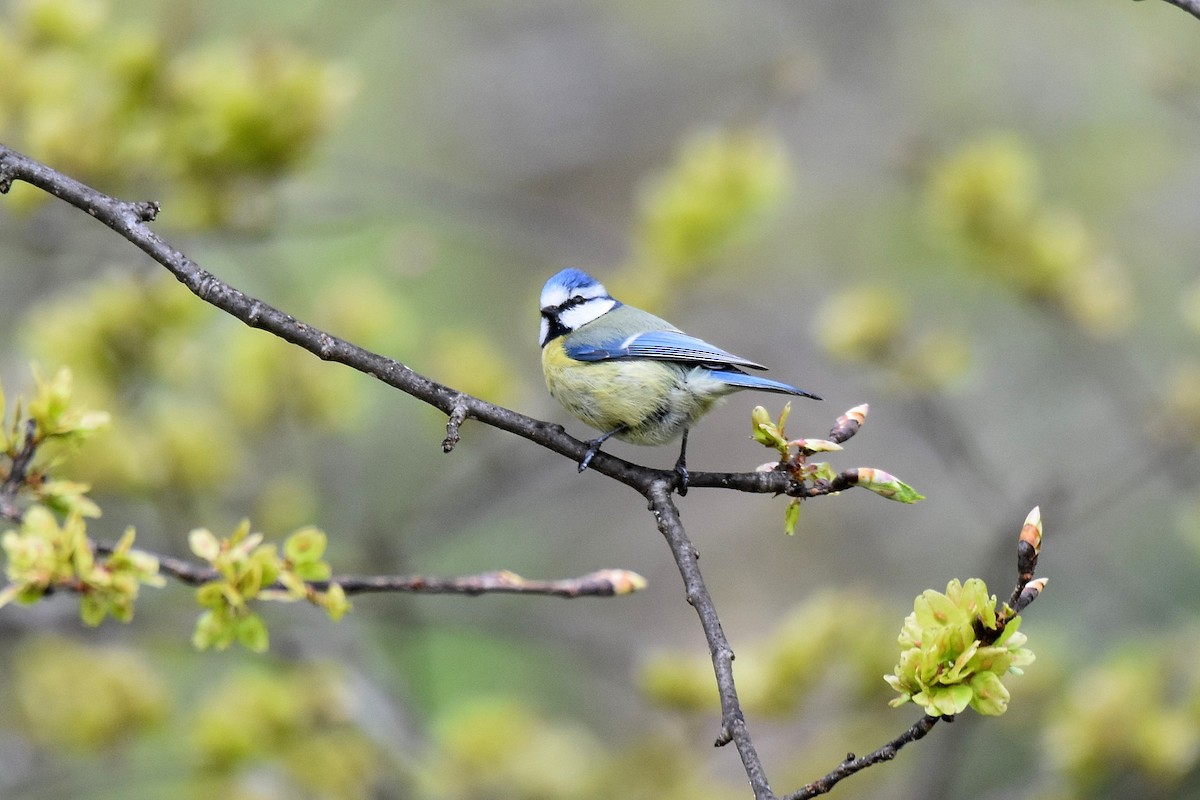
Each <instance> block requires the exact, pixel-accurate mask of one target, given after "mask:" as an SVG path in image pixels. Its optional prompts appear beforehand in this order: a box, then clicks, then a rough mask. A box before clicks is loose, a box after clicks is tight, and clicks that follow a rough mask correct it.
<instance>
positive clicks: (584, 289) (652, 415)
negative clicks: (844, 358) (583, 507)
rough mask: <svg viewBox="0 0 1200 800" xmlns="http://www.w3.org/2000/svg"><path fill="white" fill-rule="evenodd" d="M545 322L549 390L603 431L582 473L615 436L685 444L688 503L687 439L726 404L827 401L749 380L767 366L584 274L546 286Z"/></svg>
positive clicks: (683, 483)
mask: <svg viewBox="0 0 1200 800" xmlns="http://www.w3.org/2000/svg"><path fill="white" fill-rule="evenodd" d="M541 317H542V319H541V337H542V372H543V374H544V375H545V377H546V388H547V389H549V390H550V395H551V396H552V397H553V398H554V399H556V400H558V402H560V403H562V405H563V407H565V408H566V409H567V411H570V412H571V413H572V414H574V415H575V416H576V417H578V418H579V419H580V420H582V421H583V422H585V423H587V424H588V425H590V426H592V427H593V428H595V429H597V430H599V431H601V435H600V436H597V437H596V438H595V439H591V440H589V441H588V442H587V444H588V450H587V453H586V454H585V455H584V457H583V460H582V461H580V462H579V471H580V472H583V471H584V470H585V469H587V467H588V464H590V463H591V461H592V458H593V457H594V456H595V455H596V453H597V452H598V451H599V450H600V445H602V444H604V442H605V441H607V440H608V439H609V438H611V437H616V438H617V439H620V440H621V441H624V442H632V443H633V444H644V445H656V444H666V443H667V442H670V441H671V440H673V439H675V437H677V436H681V435H682V437H683V446H682V448H681V449H680V451H679V459H678V460H677V461H676V462H675V472H676V473H677V474H678V475H679V489H680V493H681V494H684V493H686V492H687V480H688V473H687V439H688V431H689V430H690V429H691V427H692V426H693V425H695V423H696V421H697V420H698V419H700V417H701V416H703V415H704V414H706V413H707V412H708V411H709V410H710V409H711V408H712V407H713V406H714V405H715V404H716V403H717V401H719V400H720V399H721V398H722V397H724V396H725V395H727V394H732V393H733V392H738V391H741V390H743V389H755V390H758V391H761V392H777V393H779V394H791V395H797V396H799V397H811V398H812V399H814V400H820V399H821V398H819V397H817V396H816V395H814V394H811V393H809V392H806V391H804V390H803V389H797V388H796V387H795V386H789V385H787V384H786V383H780V382H779V381H773V380H769V379H767V378H761V377H759V376H757V375H750V374H748V373H746V372H745V370H746V369H756V370H765V369H766V367H764V366H763V365H761V364H756V363H755V362H753V361H750V360H748V359H745V358H742V357H740V356H735V355H733V354H732V353H727V352H726V351H724V350H722V349H721V348H719V347H714V346H713V345H711V344H709V343H708V342H705V341H702V340H700V339H697V338H695V337H692V336H688V335H687V334H685V333H683V332H682V331H681V330H679V329H678V328H676V327H675V326H674V325H672V324H671V323H669V322H667V321H666V320H663V319H659V318H658V317H656V316H654V315H653V314H649V313H647V312H645V311H642V310H640V309H637V308H633V307H632V306H627V305H625V304H623V303H621V302H620V301H618V300H615V299H613V297H612V296H611V295H610V294H609V293H608V291H607V290H606V289H605V288H604V286H603V284H601V283H600V282H599V281H597V280H596V279H595V278H593V277H592V276H591V275H588V274H587V273H586V272H582V271H580V270H577V269H564V270H563V271H562V272H560V273H558V274H557V275H555V276H554V277H552V278H551V279H550V280H548V281H546V285H545V287H543V288H542V298H541Z"/></svg>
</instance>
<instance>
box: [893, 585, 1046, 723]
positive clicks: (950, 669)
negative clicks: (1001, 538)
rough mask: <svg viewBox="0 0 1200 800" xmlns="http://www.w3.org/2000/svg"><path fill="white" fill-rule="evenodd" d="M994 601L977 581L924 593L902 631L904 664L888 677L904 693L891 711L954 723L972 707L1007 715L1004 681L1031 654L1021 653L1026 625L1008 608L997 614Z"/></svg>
mask: <svg viewBox="0 0 1200 800" xmlns="http://www.w3.org/2000/svg"><path fill="white" fill-rule="evenodd" d="M996 602H997V601H996V596H995V595H991V596H988V593H987V586H986V585H985V584H984V583H983V581H981V580H979V579H978V578H971V579H970V580H968V581H967V582H966V583H965V584H964V583H960V582H959V581H958V580H957V579H956V580H952V581H950V583H949V584H947V586H946V592H945V594H943V593H941V592H936V591H934V590H932V589H927V590H925V591H924V592H923V593H922V594H921V595H920V596H919V597H918V598H917V599H916V600H915V601H914V603H913V613H911V614H909V615H908V617H907V618H906V619H905V620H904V628H903V629H902V630H901V631H900V637H899V639H898V643H899V645H900V649H901V654H900V662H899V664H897V665H896V668H895V670H894V671H893V674H891V675H886V676H884V679H885V680H886V681H887V682H888V684H889V685H890V686H891V687H892V688H893V689H895V690H896V691H897V692H899V694H900V696H899V697H897V698H896V699H895V700H893V701H892V703H891V704H892V705H893V706H899V705H903V704H904V703H907V702H910V701H911V702H913V703H916V704H917V705H919V706H921V707H922V708H924V709H925V712H926V713H927V714H931V715H934V716H953V715H955V714H958V713H961V712H962V711H963V710H964V709H966V708H967V706H970V707H971V708H974V709H975V710H976V711H978V712H979V713H980V714H986V715H998V714H1003V713H1004V712H1005V710H1007V708H1008V698H1009V693H1008V689H1007V688H1005V686H1004V684H1003V683H1002V682H1001V678H1002V677H1003V676H1004V675H1006V674H1007V673H1009V672H1012V673H1014V674H1018V675H1019V674H1021V669H1020V668H1021V667H1023V666H1026V665H1027V664H1030V663H1032V662H1033V653H1032V652H1030V651H1029V650H1027V649H1025V648H1023V647H1022V645H1023V644H1025V641H1026V637H1025V635H1024V634H1022V633H1019V632H1018V631H1017V628H1018V627H1019V626H1020V621H1021V618H1020V617H1017V616H1010V614H1009V610H1008V608H1007V606H1005V607H1004V608H1002V609H1000V610H999V611H997V608H996ZM989 632H991V633H992V634H994V636H992V635H989ZM985 641H987V642H989V643H987V644H985V643H984V642H985Z"/></svg>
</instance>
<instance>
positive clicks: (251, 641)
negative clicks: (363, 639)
mask: <svg viewBox="0 0 1200 800" xmlns="http://www.w3.org/2000/svg"><path fill="white" fill-rule="evenodd" d="M263 539H264V537H263V535H262V534H261V533H251V532H250V521H249V520H243V521H242V523H241V524H240V525H239V526H238V527H237V529H236V530H234V532H233V534H232V535H230V536H229V537H228V538H226V539H218V538H217V537H216V536H215V535H214V534H213V533H212V532H211V531H209V530H207V529H205V528H197V529H196V530H193V531H192V532H191V533H190V534H188V545H189V546H190V547H191V550H192V552H193V553H195V554H196V555H197V556H199V557H200V558H202V559H204V560H205V561H207V562H208V563H209V564H210V565H211V566H212V568H213V569H214V570H216V572H217V575H218V577H217V578H216V579H215V580H211V581H208V582H206V583H204V584H203V585H202V586H200V588H198V589H197V590H196V601H197V602H198V603H199V604H200V605H201V606H202V607H204V608H205V609H207V610H206V611H205V612H204V613H203V614H201V615H200V618H199V619H198V620H197V621H196V628H195V631H194V632H193V634H192V644H194V645H195V646H196V648H198V649H200V650H206V649H208V648H210V647H213V648H216V649H218V650H226V649H228V648H229V647H230V646H232V645H233V644H234V643H235V642H236V643H238V644H240V645H242V646H243V647H245V648H247V649H248V650H252V651H254V652H256V653H261V652H265V651H266V650H267V648H268V647H269V645H270V639H269V635H268V632H267V626H266V623H265V622H263V619H262V617H261V616H259V615H258V614H257V613H255V612H254V611H253V610H252V609H251V607H250V603H251V601H253V600H279V601H285V602H288V601H295V600H307V601H308V602H310V603H312V604H313V605H316V606H319V607H321V608H324V609H325V611H326V612H327V613H328V614H329V617H330V618H331V619H333V620H337V619H340V618H341V617H342V615H343V614H345V613H346V612H347V611H349V610H350V603H349V601H348V600H347V599H346V594H345V592H344V591H343V590H342V587H341V586H339V585H338V584H336V583H331V584H329V587H328V588H327V589H326V590H325V591H318V590H316V589H314V588H313V587H312V586H310V585H309V584H308V583H307V581H326V580H328V578H329V576H330V574H331V568H330V566H329V564H328V563H326V562H325V561H324V560H322V558H323V556H324V554H325V546H326V536H325V534H324V533H323V532H322V531H320V530H318V529H317V528H313V527H306V528H301V529H300V530H298V531H296V532H295V533H293V534H292V535H291V536H289V537H288V538H287V540H286V541H285V542H284V546H283V555H280V553H279V552H278V549H277V548H276V546H275V545H274V544H270V543H266V542H264V541H263Z"/></svg>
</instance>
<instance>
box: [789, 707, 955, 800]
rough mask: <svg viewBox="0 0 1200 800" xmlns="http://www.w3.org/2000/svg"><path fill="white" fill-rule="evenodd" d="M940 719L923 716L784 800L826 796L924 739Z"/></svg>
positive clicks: (851, 756) (852, 755)
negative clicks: (850, 778)
mask: <svg viewBox="0 0 1200 800" xmlns="http://www.w3.org/2000/svg"><path fill="white" fill-rule="evenodd" d="M939 719H941V718H940V717H931V716H928V715H926V716H924V717H921V718H920V719H919V720H917V721H916V722H915V723H913V725H912V726H911V727H910V728H909V729H908V730H906V731H905V732H904V733H902V734H900V735H899V736H897V737H896V738H895V739H893V740H891V741H890V742H888V743H887V744H885V745H884V746H883V747H881V748H879V749H878V750H876V751H875V752H874V753H871V754H870V755H866V756H863V757H861V758H855V756H854V754H853V753H851V754H850V755H848V756H847V757H846V760H845V761H843V762H842V763H841V764H839V765H838V767H837V769H835V770H833V771H832V772H830V773H829V774H828V775H826V776H825V777H824V778H821V779H820V780H819V781H813V782H812V783H810V784H808V785H807V786H805V787H804V788H803V789H801V790H800V791H798V792H796V793H795V794H789V795H788V796H787V797H786V798H784V800H808V799H809V798H811V797H817V796H818V795H822V794H827V793H828V792H829V791H830V790H831V789H833V787H834V786H836V785H837V784H838V783H839V782H840V781H842V780H843V779H845V778H848V777H850V776H851V775H853V774H854V773H856V772H860V771H862V770H864V769H866V768H867V767H870V766H874V765H875V764H882V763H883V762H885V761H891V760H892V759H893V758H895V757H896V754H897V753H899V752H900V748H902V747H904V745H906V744H908V743H909V742H915V741H917V740H918V739H922V738H924V737H925V734H927V733H929V732H930V731H931V730H933V726H934V725H936V724H937V723H938V720H939Z"/></svg>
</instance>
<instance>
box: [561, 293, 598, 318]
mask: <svg viewBox="0 0 1200 800" xmlns="http://www.w3.org/2000/svg"><path fill="white" fill-rule="evenodd" d="M595 299H596V298H594V297H584V296H583V295H581V294H576V295H572V296H570V297H568V298H567V299H566V300H565V301H563V302H562V303H559V304H558V305H556V306H555V307H554V313H555V314H561V313H562V312H564V311H566V310H568V309H571V308H575V306H581V305H583V304H584V303H586V302H588V301H589V300H595Z"/></svg>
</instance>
